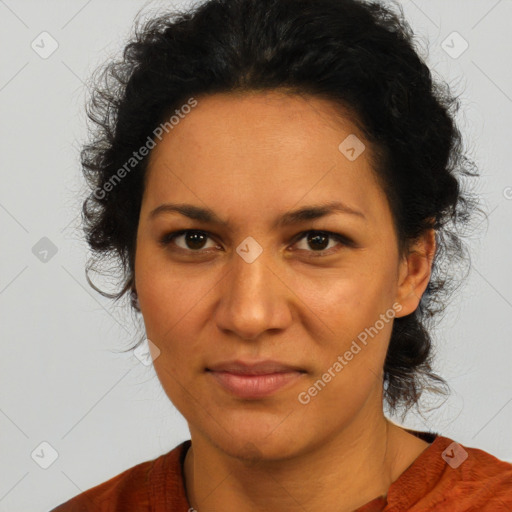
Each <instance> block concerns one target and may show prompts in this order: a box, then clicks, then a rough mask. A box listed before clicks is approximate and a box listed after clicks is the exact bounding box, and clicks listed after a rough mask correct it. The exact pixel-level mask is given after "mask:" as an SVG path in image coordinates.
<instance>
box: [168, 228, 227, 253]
mask: <svg viewBox="0 0 512 512" xmlns="http://www.w3.org/2000/svg"><path fill="white" fill-rule="evenodd" d="M180 238H182V239H183V245H181V246H180V245H179V244H177V243H176V242H175V241H176V240H178V239H180ZM208 238H210V234H209V233H207V232H206V231H198V230H195V229H182V230H180V231H173V232H171V233H166V234H165V235H164V236H163V237H162V238H161V239H160V244H161V245H162V246H164V247H169V246H170V245H171V244H174V245H176V246H177V247H178V248H179V249H180V250H183V251H186V252H191V253H194V252H196V253H200V252H202V249H203V248H204V244H205V242H206V240H207V239H208ZM216 246H217V247H218V244H217V245H216Z"/></svg>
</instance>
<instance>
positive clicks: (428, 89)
mask: <svg viewBox="0 0 512 512" xmlns="http://www.w3.org/2000/svg"><path fill="white" fill-rule="evenodd" d="M413 38H414V34H413V33H412V30H411V28H410V26H409V25H408V23H407V22H406V20H405V19H404V14H403V11H402V8H401V7H400V6H399V5H398V9H397V11H395V10H392V9H391V7H390V6H387V7H384V6H383V5H381V4H380V3H378V2H371V3H366V2H363V1H362V0H207V1H205V2H203V3H202V4H199V5H196V6H195V7H193V8H189V9H188V10H182V11H177V10H173V11H172V12H166V13H164V14H161V13H160V14H158V15H155V16H153V17H151V18H150V19H149V20H146V21H145V22H143V23H142V22H140V21H139V19H138V17H136V19H135V34H134V36H133V38H132V39H131V40H130V41H129V42H128V43H127V45H126V46H125V48H124V52H123V56H122V59H119V60H117V61H112V60H110V61H109V62H108V63H106V65H104V66H103V67H101V68H99V69H98V70H97V71H96V73H95V74H93V77H92V95H91V99H90V102H89V103H88V105H87V116H88V117H89V119H90V120H91V121H92V122H93V130H92V133H93V137H92V140H90V141H89V143H88V144H86V145H84V147H83V148H82V151H81V163H82V166H83V172H84V175H85V178H86V180H87V184H88V186H89V187H90V193H89V195H88V197H87V198H86V200H85V201H84V204H83V208H82V215H83V222H84V231H85V234H86V239H87V242H88V244H89V246H90V248H91V249H92V251H93V257H92V258H91V259H90V260H89V264H88V268H87V270H86V275H87V279H88V281H89V283H90V285H91V286H93V287H94V288H95V289H96V290H97V291H98V292H100V293H102V294H103V295H104V296H106V297H109V298H112V299H115V300H116V301H117V300H118V299H120V298H121V297H122V296H124V295H127V294H128V292H131V294H130V296H131V306H132V308H133V310H132V311H134V310H135V311H137V312H140V309H138V305H137V300H136V290H135V288H134V255H135V246H136V232H137V226H138V219H139V211H140V206H141V199H142V195H143V192H144V178H145V170H146V166H147V162H148V155H146V156H145V157H144V158H140V159H139V160H138V161H137V162H136V163H135V164H134V165H133V167H134V170H132V171H131V172H125V173H122V174H123V179H122V182H120V183H118V181H120V180H119V176H120V175H119V171H120V169H121V168H123V165H124V169H125V170H126V162H127V161H129V160H130V159H131V158H133V155H134V152H135V151H136V150H138V149H139V148H141V147H142V146H144V144H147V143H148V141H154V139H155V138H156V137H155V128H156V127H157V126H159V125H161V124H162V123H163V122H165V121H166V120H168V119H169V116H170V115H171V114H172V113H173V112H178V111H177V109H178V108H179V107H180V106H182V105H183V104H186V103H187V101H188V102H190V98H200V97H201V95H202V96H206V95H212V94H215V93H226V92H229V93H235V92H236V93H238V92H245V91H269V90H280V91H284V92H287V93H290V94H297V95H312V96H315V97H318V98H322V99H328V100H330V101H331V102H332V104H333V110H334V109H337V108H339V109H340V110H343V112H349V113H350V116H351V120H352V121H353V122H354V123H355V124H356V125H357V126H358V127H359V129H360V130H361V132H362V133H363V134H364V136H365V137H366V139H367V141H369V142H370V143H371V147H372V154H373V155H374V158H373V160H372V164H373V170H374V172H375V173H376V176H377V177H378V179H379V181H380V183H381V185H382V187H383V189H384V191H385V192H386V195H387V198H388V200H389V204H390V208H391V211H392V215H393V221H394V224H395V229H396V232H397V237H398V241H399V248H400V251H401V254H403V253H404V251H406V250H407V248H408V247H409V246H410V242H411V241H414V240H415V239H416V238H417V237H418V236H419V235H420V234H422V233H423V232H424V231H425V230H426V229H428V228H432V227H433V228H435V230H436V242H437V251H436V254H435V257H434V261H433V267H432V275H431V279H430V282H429V284H428V287H427V289H426V291H425V293H424V295H423V297H422V298H421V302H420V304H419V306H418V308H417V309H416V311H414V312H413V313H411V314H409V315H407V316H405V317H402V318H395V320H394V325H393V330H392V335H391V340H390V345H389V349H388V353H387V356H386V361H385V366H384V374H383V375H384V377H383V378H384V397H385V400H386V402H387V404H388V406H389V407H390V409H391V410H392V411H396V409H397V407H398V406H399V405H401V406H404V407H405V410H406V411H407V410H408V409H409V408H410V407H411V406H413V405H417V403H418V400H419V398H420V395H421V393H422V392H423V390H424V389H429V390H431V391H434V392H436V393H441V394H443V393H444V391H443V388H445V389H447V388H448V389H449V387H448V385H447V383H446V382H445V381H444V379H442V378H441V377H439V376H437V375H436V374H435V373H434V372H433V370H432V358H433V353H432V352H433V345H432V334H431V327H432V323H431V320H432V317H433V316H434V315H436V314H438V313H441V312H442V311H443V310H444V308H445V306H446V304H447V302H448V301H447V298H448V296H449V295H451V293H452V292H453V291H454V290H455V289H456V288H457V287H458V285H459V284H460V282H462V280H463V279H461V278H459V279H457V278H456V274H457V272H455V271H454V270H453V268H455V269H456V270H457V269H458V268H462V267H464V266H465V265H464V264H465V263H469V256H468V254H467V252H468V251H467V249H466V246H465V244H464V243H463V240H462V237H463V236H464V233H463V231H464V229H466V228H467V227H468V226H469V223H470V221H471V219H472V218H473V213H475V212H476V211H481V210H480V208H479V207H478V204H477V203H478V201H477V196H476V195H474V194H473V193H471V192H470V191H469V188H468V187H467V183H466V182H467V181H468V179H469V178H473V177H476V176H478V172H477V169H476V165H475V164H474V163H473V161H472V160H470V159H469V158H468V157H467V156H466V155H465V154H464V153H465V152H464V151H463V147H464V145H463V142H462V136H461V133H460V131H459V129H458V128H457V126H456V123H455V120H454V115H455V113H456V111H457V110H458V109H459V99H458V98H457V96H455V95H453V94H452V93H451V91H450V87H449V86H448V84H446V83H444V82H439V83H437V82H436V81H434V80H433V78H432V74H431V72H430V70H429V68H428V66H427V65H426V63H425V62H424V60H423V59H422V57H420V56H419V55H418V53H417V51H416V50H415V45H414V39H413ZM116 173H117V176H115V175H116ZM116 179H117V181H116ZM113 180H114V181H113ZM105 261H109V262H110V263H112V262H113V263H114V269H117V270H118V271H119V272H120V274H119V276H120V280H121V283H120V284H118V288H117V290H118V291H116V292H115V293H107V292H104V291H101V290H100V289H99V288H97V287H96V286H95V285H94V284H93V283H92V281H91V280H90V278H89V275H88V272H89V270H91V269H96V265H97V264H98V263H105ZM454 263H455V264H456V265H455V267H452V266H451V264H454ZM449 264H450V265H449ZM461 264H462V265H461ZM467 267H469V266H467ZM468 269H469V268H468ZM143 339H144V338H141V340H139V342H138V344H140V343H141V342H142V340H143ZM138 344H137V345H135V346H138ZM132 348H135V347H131V348H130V349H129V350H131V349H132Z"/></svg>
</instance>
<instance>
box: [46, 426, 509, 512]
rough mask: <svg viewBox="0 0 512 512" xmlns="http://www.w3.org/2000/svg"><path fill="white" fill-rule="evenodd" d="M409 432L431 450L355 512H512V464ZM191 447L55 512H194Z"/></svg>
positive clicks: (138, 467)
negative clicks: (186, 464) (186, 466)
mask: <svg viewBox="0 0 512 512" xmlns="http://www.w3.org/2000/svg"><path fill="white" fill-rule="evenodd" d="M406 430H407V431H408V432H410V433H412V434H414V435H417V436H418V437H420V438H421V439H423V440H424V441H427V442H428V443H430V446H428V447H427V448H426V449H425V450H424V451H423V452H422V453H421V454H420V455H419V457H417V458H416V460H415V461H414V462H413V463H412V464H411V465H410V466H409V467H408V468H407V469H406V470H405V471H404V472H403V473H402V474H401V475H400V476H399V477H398V478H397V480H395V481H394V482H393V483H392V484H391V486H390V487H389V489H388V492H387V495H386V496H381V497H377V498H375V499H373V500H372V501H370V502H369V503H367V504H366V505H364V506H362V507H359V508H358V509H357V510H356V511H354V512H406V511H407V512H511V511H512V464H509V463H507V462H504V461H501V460H499V459H497V458H496V457H494V456H493V455H491V454H489V453H487V452H485V451H483V450H480V449H478V448H468V447H466V446H463V445H460V444H458V443H455V442H454V441H452V440H451V439H448V438H447V437H443V436H441V435H439V434H436V433H430V432H418V431H413V430H410V429H406ZM190 443H191V441H190V440H188V441H185V442H183V443H181V444H180V445H178V446H177V447H175V448H174V449H173V450H171V451H169V452H168V453H166V454H164V455H161V456H160V457H158V458H156V459H154V460H150V461H146V462H142V463H140V464H138V465H136V466H133V467H132V468H130V469H127V470H126V471H124V472H122V473H120V474H119V475H117V476H115V477H113V478H111V479H110V480H108V481H106V482H104V483H102V484H99V485H97V486H96V487H93V488H91V489H89V490H88V491H85V492H84V493H82V494H79V495H78V496H75V497H74V498H72V499H71V500H69V501H67V502H66V503H64V504H62V505H60V506H58V507H57V508H54V509H53V510H52V511H50V512H188V511H189V509H191V506H190V504H189V502H188V500H187V496H186V491H185V485H184V479H183V461H184V459H185V455H186V453H187V450H188V448H189V447H190ZM226 510H228V509H226Z"/></svg>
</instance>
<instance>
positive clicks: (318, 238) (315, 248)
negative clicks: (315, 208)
mask: <svg viewBox="0 0 512 512" xmlns="http://www.w3.org/2000/svg"><path fill="white" fill-rule="evenodd" d="M302 240H305V245H306V247H305V248H301V249H299V250H305V251H307V252H310V253H313V254H312V256H323V255H324V253H327V254H332V253H333V252H336V251H338V250H339V249H340V248H341V247H343V246H351V245H352V243H351V241H350V240H348V239H347V238H346V237H344V236H343V235H340V234H338V233H331V232H330V231H305V232H303V233H301V234H300V238H299V239H298V240H297V242H300V241H302ZM332 241H336V242H338V244H337V245H338V247H336V245H334V246H332V245H331V247H329V243H330V242H332ZM297 242H296V243H297ZM332 249H334V250H332ZM315 253H317V254H315Z"/></svg>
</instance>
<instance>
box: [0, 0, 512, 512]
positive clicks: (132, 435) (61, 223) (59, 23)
mask: <svg viewBox="0 0 512 512" xmlns="http://www.w3.org/2000/svg"><path fill="white" fill-rule="evenodd" d="M401 3H402V4H403V7H404V11H405V14H406V16H407V17H408V19H409V21H410V23H411V25H412V27H413V29H414V30H415V32H416V38H417V42H418V44H419V45H420V48H423V50H422V51H423V52H426V51H427V50H428V52H429V54H428V55H429V56H428V59H427V60H428V62H429V64H430V65H431V67H432V68H433V69H434V74H435V76H436V77H441V78H444V79H446V80H448V82H449V83H450V84H452V85H453V86H454V87H455V91H456V92H458V93H459V94H460V95H461V97H462V101H463V104H462V107H463V111H462V112H461V113H460V114H459V117H458V120H459V123H460V126H461V129H462V131H463V133H464V136H465V138H466V143H467V144H468V146H469V147H470V148H471V153H470V154H471V156H472V158H474V159H475V161H476V162H477V164H478V165H479V167H480V169H481V171H482V174H483V176H482V179H481V183H480V186H479V191H480V192H481V194H482V198H483V201H484V203H485V206H486V208H487V210H488V211H489V212H490V217H489V222H488V227H486V228H485V229H484V230H483V232H482V234H481V236H480V238H479V239H475V240H474V241H473V242H472V244H471V245H472V250H473V270H472V273H471V275H470V277H469V279H468V281H467V285H466V286H465V287H464V288H463V290H462V292H461V293H460V294H459V295H457V296H456V300H454V301H453V303H452V304H451V305H450V308H449V311H448V314H447V315H446V318H445V320H444V321H443V323H442V324H441V325H440V328H439V330H438V336H437V345H436V347H437V354H438V357H437V369H438V371H439V372H440V373H441V375H442V376H443V377H444V378H446V379H447V380H448V382H449V384H450V385H451V387H452V390H453V394H452V396H451V398H450V399H449V400H448V401H446V403H444V405H443V406H442V407H440V408H439V409H436V410H433V411H432V412H431V413H430V414H429V415H426V417H425V418H421V417H417V416H414V415H410V416H408V417H407V418H406V421H405V422H404V424H405V425H406V426H408V427H412V428H419V429H423V430H429V429H430V430H435V431H436V432H440V433H441V434H442V435H445V436H447V437H451V438H453V439H455V440H456V441H458V442H459V443H461V444H463V445H466V446H472V447H477V448H481V449H483V450H486V451H489V452H490V453H492V454H494V455H495V456H497V457H498V458H501V459H504V460H508V461H511V462H512V434H511V432H512V429H511V425H512V403H511V402H512V377H511V371H510V370H511V362H512V343H511V337H510V332H511V330H512V315H511V308H512V292H511V289H512V270H511V268H510V261H511V258H510V255H511V251H512V240H511V234H510V231H509V226H510V219H511V216H512V188H511V187H512V172H511V169H510V162H511V160H512V144H511V142H510V137H511V136H510V122H511V120H512V71H511V70H512V66H511V65H510V64H511V62H510V61H511V54H510V51H511V43H512V36H511V31H510V26H511V20H512V2H511V1H509V0H500V1H496V0H458V1H455V0H450V1H446V0H435V1H433V0H428V1H426V0H415V1H413V0H404V1H403V2H401ZM172 5H177V3H176V2H170V1H168V2H162V1H159V2H156V1H153V2H149V3H144V2H141V1H134V0H131V1H127V0H123V1H120V0H117V1H109V2H108V3H107V2H105V1H103V2H101V1H99V0H89V1H82V0H81V1H77V0H73V1H69V0H67V1H64V0H61V1H55V0H53V1H50V0H46V1H37V2H36V1H34V0H33V1H28V0H5V1H4V0H0V34H1V36H0V37H1V45H0V54H1V68H0V109H1V110H0V113H1V135H0V157H1V159H2V165H1V173H2V177H1V188H0V222H1V226H2V229H1V248H2V258H1V270H0V315H1V323H0V328H1V342H2V357H1V358H0V365H1V366H0V368H1V381H0V390H1V391H0V432H1V439H0V447H1V456H0V468H1V469H0V472H1V477H0V511H2V512H18V511H23V512H36V511H47V510H49V509H50V508H52V507H54V506H56V505H57V504H59V503H62V502H63V501H65V500H67V499H69V498H71V497H72V496H74V495H76V494H78V493H79V492H81V491H83V490H85V489H88V488H90V487H92V486H93V485H96V484H98V483H101V482H103V481H105V480H107V479H109V478H111V477H113V476H114V475H117V474H118V473H120V472H121V471H124V470H125V469H127V468H129V467H131V466H133V465H135V464H138V463H139V462H142V461H145V460H149V459H152V458H155V457H157V456H158V455H160V454H162V453H165V452H167V451H169V450H170V449H172V448H173V447H174V446H176V445H177V444H178V443H180V442H181V441H183V440H185V439H187V438H188V430H187V425H186V422H185V421H184V419H183V418H182V417H181V415H180V414H179V413H178V412H177V411H176V410H175V408H174V407H173V406H172V404H171V403H170V402H169V400H168V399H167V397H166V395H165V393H164V392H163V390H162V389H161V387H160V384H159V382H158V380H157V378H156V375H155V373H154V370H153V368H152V366H145V365H144V364H141V362H140V361H139V360H138V359H137V358H136V357H134V355H133V354H132V353H126V354H119V353H117V351H119V350H122V349H124V348H126V347H127V346H128V344H129V343H131V342H132V341H133V339H134V336H135V335H136V324H135V323H134V320H133V318H132V316H131V315H130V314H129V313H128V312H127V310H126V308H125V309H123V307H122V306H119V307H113V306H112V305H111V304H110V302H109V301H108V300H107V299H104V298H103V297H101V296H100V295H98V294H97V293H95V292H94V291H93V290H92V289H90V288H89V286H88V285H87V283H86V281H85V276H84V265H85V261H86V257H87V248H86V246H85V244H84V243H83V242H82V241H81V239H80V236H81V234H80V231H79V224H78V216H77V215H78V212H79V209H80V200H81V198H82V194H83V183H82V180H81V176H80V169H79V160H78V150H79V148H80V144H81V143H82V141H83V140H84V139H85V137H86V123H85V113H84V100H85V98H86V90H85V87H84V85H83V81H85V79H86V78H87V77H89V75H90V73H91V72H92V71H93V70H94V69H95V68H96V66H97V65H99V64H101V63H102V62H104V60H105V59H106V58H107V57H108V56H117V55H118V51H119V50H120V48H121V45H122V44H123V41H124V40H125V38H126V37H127V36H128V35H129V33H130V32H131V29H132V21H133V18H134V16H135V14H136V12H137V11H139V9H141V8H143V7H145V9H144V10H145V12H147V14H148V15H151V13H152V12H155V11H158V9H159V8H161V7H164V6H172ZM43 31H47V32H48V33H49V34H50V35H51V37H52V38H53V39H54V40H56V41H57V43H58V45H59V46H58V49H57V50H56V51H55V52H54V53H53V54H52V55H50V56H49V57H48V58H42V57H41V56H40V54H38V53H36V51H35V50H33V49H32V47H31V44H32V42H33V41H34V40H35V44H39V47H41V50H40V51H42V50H43V48H42V46H43V44H44V48H45V49H46V50H45V51H48V49H49V48H51V47H50V40H49V39H45V42H44V43H41V37H47V36H40V34H41V32H43ZM454 31H456V32H458V33H459V34H460V35H461V36H462V37H463V38H464V39H465V40H466V41H467V42H468V44H469V47H468V49H467V50H466V51H465V52H464V53H462V55H460V56H458V57H457V58H453V56H450V55H449V54H448V53H447V52H446V51H445V50H444V49H443V46H446V45H449V46H452V47H453V49H452V50H451V51H452V53H453V52H454V51H457V50H458V49H460V48H461V46H460V44H461V41H459V40H457V39H453V37H454V36H450V35H451V34H452V32H454ZM447 37H449V38H448V39H447ZM445 40H447V42H445V43H443V41H445ZM43 237H46V238H47V239H49V240H50V241H51V244H50V243H49V242H48V240H46V239H45V240H43V241H40V240H41V239H42V238H43ZM34 246H35V249H33V248H34ZM53 246H54V251H55V250H56V251H57V252H56V253H55V254H52V250H51V248H52V247H53ZM45 249H46V250H49V252H48V253H44V250H45ZM100 284H101V283H100ZM397 421H398V420H397ZM43 442H46V443H49V445H50V446H51V447H52V448H49V447H48V445H41V443H43ZM52 449H53V450H55V451H56V452H57V453H58V458H57V459H56V460H55V461H54V462H53V464H51V465H50V466H49V467H48V468H47V469H43V468H42V467H41V464H43V465H44V464H45V460H46V463H48V462H49V459H48V457H50V456H51V452H52ZM37 454H39V457H38V456H37Z"/></svg>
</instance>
